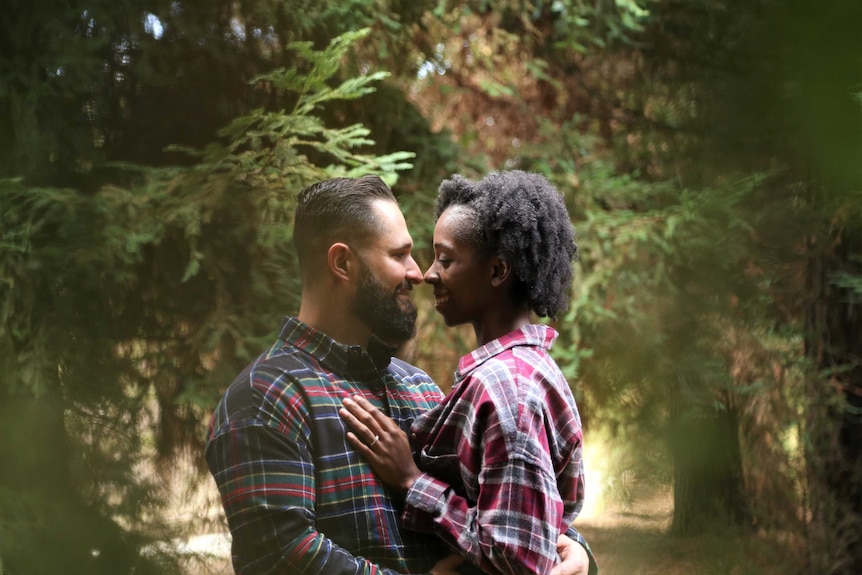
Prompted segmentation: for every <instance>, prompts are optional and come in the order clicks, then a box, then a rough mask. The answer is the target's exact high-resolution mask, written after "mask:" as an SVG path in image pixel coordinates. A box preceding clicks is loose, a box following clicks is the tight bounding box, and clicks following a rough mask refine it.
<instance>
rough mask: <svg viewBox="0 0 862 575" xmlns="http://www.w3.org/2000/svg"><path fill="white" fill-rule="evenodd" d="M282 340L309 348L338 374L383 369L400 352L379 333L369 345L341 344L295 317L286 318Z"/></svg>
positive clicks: (310, 352) (282, 329) (307, 349)
mask: <svg viewBox="0 0 862 575" xmlns="http://www.w3.org/2000/svg"><path fill="white" fill-rule="evenodd" d="M278 339H280V340H282V341H284V342H285V343H288V344H290V345H292V346H295V347H298V348H299V349H301V350H303V351H305V352H306V353H308V354H309V355H311V356H313V357H314V358H316V359H317V360H318V361H319V362H320V363H322V364H323V365H325V366H326V367H328V368H329V369H331V370H332V371H333V372H335V373H350V374H355V375H358V374H361V373H362V372H368V371H370V370H373V371H375V372H380V371H383V370H384V369H386V367H387V366H388V365H389V363H390V362H391V361H392V356H393V355H394V354H395V351H396V349H395V348H394V347H389V346H388V345H386V344H385V343H383V342H382V341H381V340H380V339H378V338H377V337H375V336H372V337H371V339H370V340H369V342H368V345H367V347H362V346H361V345H344V344H341V343H339V342H337V341H335V340H334V339H332V338H331V337H329V336H328V335H326V334H325V333H323V332H322V331H318V330H316V329H314V328H313V327H311V326H309V325H308V324H306V323H303V322H301V321H299V319H297V318H295V317H286V318H284V323H283V324H282V326H281V331H280V332H279V334H278Z"/></svg>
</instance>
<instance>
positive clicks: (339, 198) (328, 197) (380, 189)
mask: <svg viewBox="0 0 862 575" xmlns="http://www.w3.org/2000/svg"><path fill="white" fill-rule="evenodd" d="M376 200H389V201H392V202H394V201H396V200H395V195H394V194H393V193H392V190H390V189H389V186H387V185H386V182H384V181H383V180H382V179H380V178H379V177H378V176H363V177H361V178H332V179H330V180H324V181H322V182H318V183H316V184H312V185H310V186H308V187H307V188H305V189H304V190H302V191H301V192H299V195H298V196H297V205H296V214H295V217H294V225H293V243H294V245H295V246H296V251H297V255H298V256H299V262H300V267H302V266H303V265H307V262H309V261H311V259H312V256H313V255H314V254H315V252H322V250H325V249H327V248H328V247H329V246H330V245H332V243H334V242H337V241H343V242H346V243H351V242H353V243H357V244H361V243H362V242H364V241H365V240H366V239H367V238H368V237H369V236H371V235H373V234H374V233H376V232H377V231H378V230H379V222H378V221H377V218H376V216H375V215H374V212H373V211H372V209H371V204H372V203H373V202H374V201H376ZM304 262H305V263H304Z"/></svg>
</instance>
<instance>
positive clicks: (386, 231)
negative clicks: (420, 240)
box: [370, 200, 413, 249]
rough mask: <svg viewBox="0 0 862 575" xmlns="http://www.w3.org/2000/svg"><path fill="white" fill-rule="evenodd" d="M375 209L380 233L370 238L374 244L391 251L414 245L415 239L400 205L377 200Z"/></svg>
mask: <svg viewBox="0 0 862 575" xmlns="http://www.w3.org/2000/svg"><path fill="white" fill-rule="evenodd" d="M373 209H374V212H375V215H376V216H377V220H378V229H377V232H378V233H375V234H373V236H374V237H372V238H370V239H371V242H372V243H375V244H378V245H381V246H385V247H387V248H389V249H393V248H404V247H411V246H412V245H413V238H412V237H411V236H410V231H409V230H408V229H407V221H406V220H405V219H404V214H402V213H401V208H399V207H398V204H396V203H395V202H392V201H389V200H377V201H375V202H374V206H373Z"/></svg>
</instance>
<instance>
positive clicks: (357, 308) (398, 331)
mask: <svg viewBox="0 0 862 575" xmlns="http://www.w3.org/2000/svg"><path fill="white" fill-rule="evenodd" d="M398 287H399V289H400V287H401V286H398ZM398 297H399V296H398V290H393V291H392V292H387V290H386V287H385V286H383V285H382V284H381V283H380V282H379V281H377V278H375V277H374V274H372V273H371V270H370V269H369V267H368V266H367V265H365V262H362V269H361V270H360V275H359V287H358V290H357V292H356V299H355V300H354V301H353V313H354V314H356V317H358V318H359V319H361V320H362V321H364V322H365V324H366V325H367V326H368V327H369V328H370V329H371V333H373V334H374V335H376V336H377V337H379V338H380V339H381V340H383V341H385V342H386V343H388V344H390V345H398V344H401V343H404V342H405V341H407V340H409V339H410V338H412V337H413V336H414V335H415V333H416V306H415V305H413V302H411V301H409V300H407V307H406V308H404V307H402V306H401V305H400V304H399V303H398Z"/></svg>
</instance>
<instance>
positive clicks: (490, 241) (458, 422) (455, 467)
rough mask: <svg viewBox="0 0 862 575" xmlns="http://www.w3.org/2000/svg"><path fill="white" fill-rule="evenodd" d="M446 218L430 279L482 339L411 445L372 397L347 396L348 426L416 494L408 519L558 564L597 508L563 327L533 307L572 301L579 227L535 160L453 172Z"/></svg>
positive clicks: (485, 562) (510, 562)
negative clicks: (562, 350)
mask: <svg viewBox="0 0 862 575" xmlns="http://www.w3.org/2000/svg"><path fill="white" fill-rule="evenodd" d="M435 215H436V217H437V222H436V225H435V228H434V255H435V257H434V263H433V264H432V265H431V267H430V268H429V269H428V271H427V272H426V274H425V281H426V282H427V283H429V284H431V285H432V286H433V287H434V299H435V307H436V309H437V311H438V312H439V313H440V314H441V315H442V316H443V319H444V320H445V322H446V324H447V325H449V326H455V325H460V324H465V323H469V324H471V325H472V326H473V329H474V331H475V334H476V341H477V345H478V348H477V349H476V350H474V351H473V352H471V353H470V354H468V355H466V356H464V357H462V358H461V360H460V361H459V364H458V371H457V372H456V373H455V382H454V385H453V387H452V390H451V391H450V393H449V394H448V395H447V396H446V398H445V399H444V400H443V402H442V403H441V404H440V405H439V406H437V407H435V408H434V409H432V410H431V411H429V412H428V413H427V414H425V415H424V416H422V417H420V418H418V419H417V420H416V421H415V422H414V424H413V426H412V428H411V437H410V441H409V443H408V440H407V438H406V436H405V435H404V434H403V433H402V432H400V430H398V428H397V426H395V425H394V424H393V423H392V422H391V420H389V419H388V418H387V417H386V416H385V415H383V414H382V413H381V412H379V411H377V410H374V409H373V408H371V407H370V405H369V404H367V402H363V401H362V400H361V399H358V398H357V399H355V400H348V401H346V402H345V410H344V411H343V415H344V417H345V419H346V420H347V421H348V423H349V424H350V425H351V427H352V428H353V430H354V433H348V437H349V438H350V440H351V442H352V443H353V445H354V446H355V447H356V448H357V450H359V452H360V453H362V454H363V455H364V456H365V457H366V458H367V459H368V461H369V463H370V464H371V466H372V468H373V469H374V470H375V472H376V473H377V474H378V475H380V477H381V478H382V480H383V481H384V482H386V483H387V484H388V485H389V486H390V487H392V488H394V489H396V490H400V491H401V492H402V493H403V494H404V496H405V511H404V513H403V515H402V520H403V522H404V526H405V527H406V528H408V529H414V530H419V531H427V532H429V533H434V534H436V535H438V536H439V537H441V538H442V539H443V540H444V541H446V542H447V543H448V544H449V545H450V546H451V547H452V548H453V549H454V550H456V551H458V552H459V553H461V554H462V555H463V556H465V557H466V558H467V559H468V560H469V562H470V563H472V564H473V565H475V566H477V567H479V568H480V569H482V570H484V571H486V572H488V573H505V574H510V573H512V574H514V573H518V574H520V573H540V574H547V573H549V572H550V571H551V568H552V567H553V565H554V564H555V563H556V561H557V560H558V557H557V547H556V542H557V537H558V535H559V534H560V533H561V532H565V531H566V529H567V527H568V526H569V525H571V523H572V521H573V520H574V518H575V516H576V515H577V513H578V512H579V511H580V509H581V507H582V505H583V469H582V466H581V425H580V417H579V415H578V411H577V406H576V405H575V400H574V397H573V396H572V392H571V390H570V388H569V385H568V382H567V381H566V379H565V378H564V377H563V374H562V372H561V371H560V369H559V367H558V366H557V364H556V363H555V362H554V360H553V359H552V358H551V357H550V355H549V353H548V351H549V350H550V348H551V345H552V344H553V342H554V340H555V339H556V337H557V333H556V332H555V331H554V330H553V329H552V328H550V327H548V326H546V325H539V324H535V323H533V321H532V314H533V313H535V314H536V315H538V316H542V317H545V316H550V317H552V318H553V317H556V314H557V313H558V312H560V311H563V310H564V309H565V308H566V306H567V304H568V299H569V294H568V289H569V286H570V284H571V279H572V260H573V259H574V258H575V257H576V254H577V246H576V244H575V238H574V231H573V230H572V226H571V223H570V220H569V216H568V213H567V211H566V208H565V204H564V203H563V200H562V198H561V197H560V195H559V193H558V192H557V191H556V190H555V189H554V188H553V186H551V184H550V183H549V182H548V181H547V180H546V179H545V178H544V177H542V176H540V175H538V174H530V173H526V172H521V171H509V172H498V173H492V174H489V175H488V176H486V177H485V178H484V179H482V180H481V181H479V182H472V181H470V180H468V179H466V178H463V177H461V176H454V177H453V178H451V179H449V180H446V181H444V182H443V183H442V184H441V185H440V190H439V195H438V198H437V204H436V209H435ZM410 444H412V451H413V452H415V460H414V458H413V457H412V456H411V447H410ZM591 566H592V565H591ZM591 570H592V569H591Z"/></svg>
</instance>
